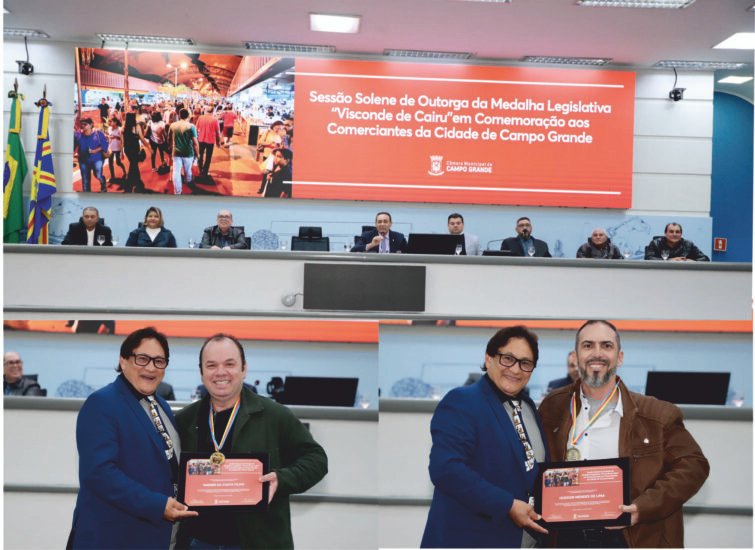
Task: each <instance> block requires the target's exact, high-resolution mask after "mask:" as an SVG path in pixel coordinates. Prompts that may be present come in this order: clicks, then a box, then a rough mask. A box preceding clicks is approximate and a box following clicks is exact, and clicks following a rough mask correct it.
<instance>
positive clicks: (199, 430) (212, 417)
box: [176, 334, 328, 548]
mask: <svg viewBox="0 0 755 550" xmlns="http://www.w3.org/2000/svg"><path fill="white" fill-rule="evenodd" d="M199 370H200V374H201V376H202V383H203V384H204V385H205V387H206V388H207V390H208V395H207V396H205V397H204V398H203V399H202V400H201V401H198V402H196V403H193V404H191V405H189V406H188V407H186V408H185V409H183V410H182V411H180V412H179V413H178V414H177V415H176V423H177V424H178V431H179V434H180V436H181V449H182V450H183V451H186V452H207V456H208V457H209V456H210V455H211V454H212V453H214V452H220V453H225V454H228V453H244V452H247V453H250V452H266V453H268V454H269V457H270V473H268V474H266V475H264V476H261V477H260V480H261V481H266V482H269V483H270V489H269V508H268V510H267V511H266V512H264V511H256V510H253V511H228V510H227V509H225V510H213V509H209V510H204V511H202V512H201V513H200V515H199V517H197V518H191V521H184V522H182V523H181V527H180V530H179V534H178V547H179V548H181V547H188V545H189V544H191V542H192V540H194V541H196V542H197V543H205V544H212V545H218V546H229V547H241V548H293V547H294V541H293V536H292V535H291V513H290V508H289V495H291V494H294V493H302V492H304V491H306V490H307V489H309V488H310V487H312V486H313V485H315V484H316V483H317V482H318V481H320V480H321V479H322V478H323V477H325V474H326V473H327V471H328V458H327V456H326V455H325V451H324V450H323V448H322V447H321V446H320V445H318V444H317V442H316V441H315V440H314V439H313V438H312V436H311V434H310V433H309V430H307V428H305V427H304V425H303V424H302V423H301V422H300V421H299V420H298V419H297V418H296V417H295V416H294V414H293V413H292V412H291V411H290V410H289V409H288V408H287V407H284V406H283V405H279V404H278V403H276V402H274V401H272V400H270V399H267V398H265V397H260V396H258V395H256V394H255V393H254V392H252V391H250V390H248V389H246V388H244V387H243V383H244V378H246V374H247V364H246V359H245V355H244V349H243V347H242V346H241V344H240V343H239V341H238V340H237V339H236V338H234V337H233V336H229V335H225V334H217V335H215V336H212V337H210V338H209V339H208V340H207V341H205V343H204V345H203V346H202V349H201V350H200V352H199Z"/></svg>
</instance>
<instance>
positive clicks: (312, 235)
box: [299, 225, 322, 239]
mask: <svg viewBox="0 0 755 550" xmlns="http://www.w3.org/2000/svg"><path fill="white" fill-rule="evenodd" d="M299 237H301V238H303V239H321V238H322V227H315V226H308V225H303V226H301V227H299Z"/></svg>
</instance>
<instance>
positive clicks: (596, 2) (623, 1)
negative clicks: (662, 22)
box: [577, 0, 695, 10]
mask: <svg viewBox="0 0 755 550" xmlns="http://www.w3.org/2000/svg"><path fill="white" fill-rule="evenodd" d="M694 2H695V0H577V5H579V6H586V7H590V8H662V9H667V10H674V9H680V8H686V7H688V6H690V5H692V4H693V3H694Z"/></svg>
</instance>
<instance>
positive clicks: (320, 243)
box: [291, 235, 330, 252]
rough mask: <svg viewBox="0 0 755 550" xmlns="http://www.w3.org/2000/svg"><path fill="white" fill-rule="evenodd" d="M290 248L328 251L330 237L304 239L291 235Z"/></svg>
mask: <svg viewBox="0 0 755 550" xmlns="http://www.w3.org/2000/svg"><path fill="white" fill-rule="evenodd" d="M291 250H309V251H313V252H330V238H329V237H320V238H319V239H305V238H302V237H297V236H296V235H293V236H292V237H291Z"/></svg>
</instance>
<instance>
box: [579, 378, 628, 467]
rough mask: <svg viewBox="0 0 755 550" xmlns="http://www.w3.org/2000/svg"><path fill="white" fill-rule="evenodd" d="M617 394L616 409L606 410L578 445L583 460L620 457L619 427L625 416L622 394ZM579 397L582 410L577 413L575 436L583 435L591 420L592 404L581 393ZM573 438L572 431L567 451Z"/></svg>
mask: <svg viewBox="0 0 755 550" xmlns="http://www.w3.org/2000/svg"><path fill="white" fill-rule="evenodd" d="M617 393H618V396H619V400H618V401H617V402H616V407H615V408H614V409H613V410H611V411H610V412H606V411H605V410H604V411H603V412H602V413H601V415H600V416H599V417H598V419H597V420H596V421H595V422H594V423H593V425H592V426H590V428H589V429H588V430H587V432H586V433H585V435H584V436H583V437H582V439H580V440H579V443H577V449H579V454H580V456H581V457H582V460H599V459H601V458H617V457H618V456H619V425H620V424H621V417H622V416H624V406H623V404H622V401H621V392H620V391H618V392H617ZM579 397H580V400H581V403H582V409H581V410H580V411H578V413H577V427H576V432H575V436H577V435H579V434H580V433H582V430H583V429H584V428H585V426H586V425H587V422H588V421H589V419H590V403H589V402H588V401H587V397H586V396H585V394H584V393H581V391H580V396H579ZM609 406H610V405H609ZM571 437H572V433H571V430H570V431H569V440H568V441H567V443H566V448H567V449H568V448H569V447H571V446H572V444H571Z"/></svg>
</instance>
